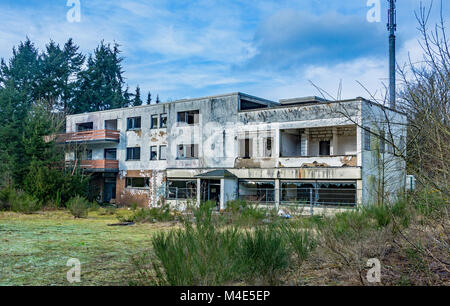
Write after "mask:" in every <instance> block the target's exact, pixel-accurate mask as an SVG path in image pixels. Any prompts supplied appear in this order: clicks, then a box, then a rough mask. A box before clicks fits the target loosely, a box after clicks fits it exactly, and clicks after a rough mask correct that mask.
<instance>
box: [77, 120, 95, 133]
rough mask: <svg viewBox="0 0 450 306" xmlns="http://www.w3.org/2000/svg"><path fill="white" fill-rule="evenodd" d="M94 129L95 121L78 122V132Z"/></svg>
mask: <svg viewBox="0 0 450 306" xmlns="http://www.w3.org/2000/svg"><path fill="white" fill-rule="evenodd" d="M93 129H94V123H93V122H84V123H77V132H85V131H92V130H93Z"/></svg>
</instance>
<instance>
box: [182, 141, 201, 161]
mask: <svg viewBox="0 0 450 306" xmlns="http://www.w3.org/2000/svg"><path fill="white" fill-rule="evenodd" d="M177 158H178V159H188V158H198V144H188V145H185V144H181V145H178V147H177Z"/></svg>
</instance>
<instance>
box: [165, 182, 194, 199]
mask: <svg viewBox="0 0 450 306" xmlns="http://www.w3.org/2000/svg"><path fill="white" fill-rule="evenodd" d="M167 198H168V199H196V198H197V180H168V181H167Z"/></svg>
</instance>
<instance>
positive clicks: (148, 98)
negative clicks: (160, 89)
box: [147, 92, 152, 105]
mask: <svg viewBox="0 0 450 306" xmlns="http://www.w3.org/2000/svg"><path fill="white" fill-rule="evenodd" d="M150 104H152V94H151V92H148V95H147V105H150Z"/></svg>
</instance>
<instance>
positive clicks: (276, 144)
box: [272, 127, 281, 158]
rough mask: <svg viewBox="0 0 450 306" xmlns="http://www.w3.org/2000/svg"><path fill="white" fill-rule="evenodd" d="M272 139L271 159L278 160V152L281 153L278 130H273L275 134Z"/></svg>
mask: <svg viewBox="0 0 450 306" xmlns="http://www.w3.org/2000/svg"><path fill="white" fill-rule="evenodd" d="M273 136H274V138H273V143H272V145H273V146H274V147H273V156H272V157H273V158H279V157H280V156H281V154H280V152H281V150H280V149H281V132H280V128H279V127H278V128H276V129H275V133H274V135H273Z"/></svg>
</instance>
